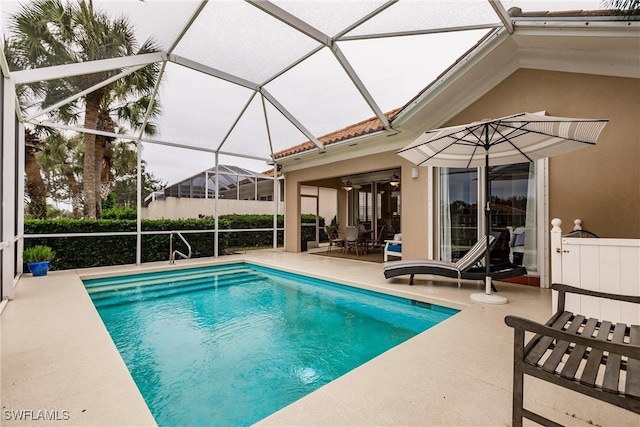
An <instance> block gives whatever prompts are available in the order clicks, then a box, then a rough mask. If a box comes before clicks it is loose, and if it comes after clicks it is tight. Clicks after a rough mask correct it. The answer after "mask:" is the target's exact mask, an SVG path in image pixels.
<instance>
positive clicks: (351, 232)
mask: <svg viewBox="0 0 640 427" xmlns="http://www.w3.org/2000/svg"><path fill="white" fill-rule="evenodd" d="M359 247H360V232H359V231H358V227H355V226H353V225H350V226H348V227H345V228H344V250H343V253H345V254H346V253H348V252H349V249H351V248H353V249H354V250H355V251H356V255H357V256H359V255H360V254H359V253H358V248H359Z"/></svg>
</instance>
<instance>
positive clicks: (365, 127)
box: [273, 108, 402, 159]
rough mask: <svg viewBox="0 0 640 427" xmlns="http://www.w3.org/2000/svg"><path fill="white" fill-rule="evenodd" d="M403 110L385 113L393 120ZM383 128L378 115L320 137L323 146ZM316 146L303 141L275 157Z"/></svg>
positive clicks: (300, 151) (397, 109) (296, 152)
mask: <svg viewBox="0 0 640 427" xmlns="http://www.w3.org/2000/svg"><path fill="white" fill-rule="evenodd" d="M400 110H402V108H396V109H394V110H391V111H389V112H388V113H385V116H386V117H387V119H388V120H389V121H391V120H393V118H394V117H395V116H396V115H398V113H399V112H400ZM382 129H384V128H383V126H382V123H381V122H380V119H378V118H377V117H371V118H369V119H366V120H363V121H361V122H358V123H356V124H353V125H349V126H347V127H345V128H342V129H340V130H337V131H334V132H331V133H328V134H326V135H324V136H321V137H320V138H318V140H319V141H320V143H321V144H322V145H323V146H325V147H326V146H327V145H331V144H335V143H336V142H340V141H345V140H347V139H351V138H355V137H358V136H363V135H367V134H370V133H374V132H378V131H381V130H382ZM315 147H316V146H315V144H314V143H313V142H311V141H306V142H303V143H302V144H298V145H296V146H293V147H290V148H286V149H284V150H281V151H278V152H277V153H274V154H273V158H274V159H281V158H283V157H287V156H291V155H294V154H298V153H302V152H305V151H309V150H312V149H314V148H315Z"/></svg>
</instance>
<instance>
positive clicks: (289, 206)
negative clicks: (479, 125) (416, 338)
mask: <svg viewBox="0 0 640 427" xmlns="http://www.w3.org/2000/svg"><path fill="white" fill-rule="evenodd" d="M543 110H544V111H547V113H548V114H549V115H555V116H565V117H578V118H606V119H609V120H610V122H609V124H608V125H607V126H606V127H605V130H604V132H603V133H602V135H601V137H600V139H599V142H598V144H597V146H595V147H588V148H584V149H581V150H577V151H575V152H573V153H569V154H565V155H562V156H558V157H556V158H552V159H550V161H549V181H550V183H549V218H550V219H551V218H554V217H558V218H560V219H562V221H563V224H564V225H563V228H564V229H565V230H566V231H569V230H570V229H571V227H572V225H573V220H574V219H575V218H580V219H582V220H583V225H584V227H585V228H587V229H589V230H591V231H593V232H595V233H597V234H598V235H600V236H601V237H613V238H616V237H617V238H620V237H624V238H640V80H638V79H629V78H618V77H606V76H595V75H586V74H573V73H562V72H552V71H539V70H529V69H522V70H518V71H516V72H515V73H513V74H512V75H511V76H509V77H508V78H507V79H505V80H504V81H503V82H502V83H501V84H499V85H498V86H496V87H495V88H493V89H492V90H491V91H489V92H488V93H487V94H485V95H484V96H483V97H482V98H480V99H479V100H478V101H476V102H474V103H473V104H471V105H470V106H469V107H468V108H466V109H465V110H463V111H462V112H460V113H459V114H458V115H456V116H455V117H454V118H453V119H452V120H450V121H449V122H448V123H444V124H442V126H447V125H455V124H462V123H467V122H471V121H477V120H481V119H484V118H495V117H502V116H507V115H510V114H514V113H518V112H523V111H527V112H535V111H543ZM424 130H427V129H423V131H424ZM393 167H401V171H402V172H401V173H402V230H403V240H404V248H403V250H404V252H405V254H406V255H405V256H406V257H407V258H418V257H425V256H426V254H427V253H428V252H427V249H428V247H427V238H428V235H429V232H430V231H429V230H428V226H427V207H428V189H427V179H428V177H427V173H426V171H427V169H426V168H420V176H419V178H417V179H413V178H411V168H412V167H413V165H411V164H410V163H408V162H406V161H405V160H403V159H402V158H400V157H399V156H397V155H396V154H395V149H394V150H393V151H390V152H388V153H384V154H374V155H365V156H362V157H360V158H358V159H357V160H355V161H354V160H347V161H335V162H332V163H329V164H326V165H322V166H316V167H310V168H307V169H302V170H296V171H290V172H287V173H286V189H285V193H286V199H285V200H286V218H285V221H286V229H287V236H286V239H285V249H286V250H287V251H299V250H300V241H299V230H300V219H299V218H300V216H299V215H298V213H299V212H300V206H299V203H300V202H299V199H300V198H299V190H298V186H299V184H300V183H301V182H308V181H315V180H323V179H326V178H331V177H339V176H343V175H346V174H348V173H350V174H357V173H362V172H368V171H374V170H378V169H385V168H393ZM338 194H339V197H338V210H339V212H343V211H344V210H346V192H345V191H342V190H341V191H339V192H338ZM292 201H293V203H291V202H292ZM296 201H297V203H296ZM340 221H341V224H342V223H345V222H344V221H345V218H340ZM541 225H542V224H541ZM544 227H545V228H546V229H548V227H549V224H544Z"/></svg>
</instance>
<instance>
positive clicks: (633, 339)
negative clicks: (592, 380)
mask: <svg viewBox="0 0 640 427" xmlns="http://www.w3.org/2000/svg"><path fill="white" fill-rule="evenodd" d="M629 343H630V344H633V345H640V326H639V325H631V326H630V330H629ZM625 394H626V395H627V396H633V397H635V398H637V399H640V360H638V359H629V360H628V362H627V380H626V385H625Z"/></svg>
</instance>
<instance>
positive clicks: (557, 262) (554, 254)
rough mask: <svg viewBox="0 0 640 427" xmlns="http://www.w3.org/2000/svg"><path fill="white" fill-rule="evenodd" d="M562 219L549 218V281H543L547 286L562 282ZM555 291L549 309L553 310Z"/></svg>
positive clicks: (555, 304) (555, 300)
mask: <svg viewBox="0 0 640 427" xmlns="http://www.w3.org/2000/svg"><path fill="white" fill-rule="evenodd" d="M561 225H562V221H561V220H560V218H554V219H552V220H551V278H550V281H549V282H550V283H545V284H544V285H545V286H544V287H546V288H548V287H550V286H551V283H553V282H562V228H560V226H561ZM556 294H557V292H553V295H552V298H551V310H552V312H553V311H555V307H556V306H557V298H558V296H557V295H556Z"/></svg>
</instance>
